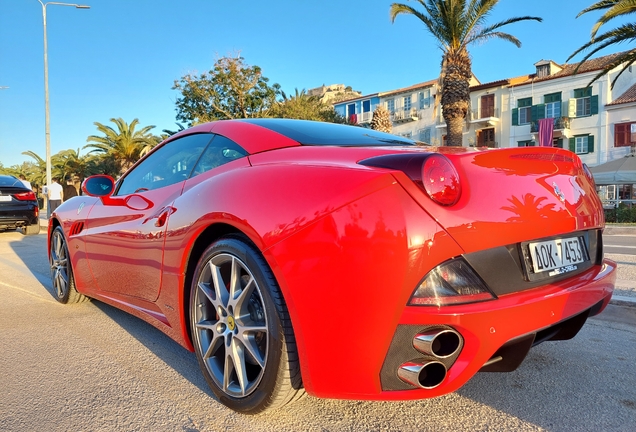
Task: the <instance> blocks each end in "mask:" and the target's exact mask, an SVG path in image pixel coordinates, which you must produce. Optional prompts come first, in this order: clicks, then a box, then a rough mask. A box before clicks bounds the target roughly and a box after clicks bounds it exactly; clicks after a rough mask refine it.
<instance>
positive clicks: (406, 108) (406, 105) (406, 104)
mask: <svg viewBox="0 0 636 432" xmlns="http://www.w3.org/2000/svg"><path fill="white" fill-rule="evenodd" d="M410 109H411V95H408V96H404V111H409V110H410Z"/></svg>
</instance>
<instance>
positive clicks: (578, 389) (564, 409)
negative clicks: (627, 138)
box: [0, 233, 636, 432]
mask: <svg viewBox="0 0 636 432" xmlns="http://www.w3.org/2000/svg"><path fill="white" fill-rule="evenodd" d="M0 296H2V301H1V302H0V346H1V347H2V348H3V349H2V351H1V352H0V370H1V371H2V372H1V373H0V430H1V431H15V432H21V431H40V430H47V431H80V430H86V431H133V430H148V431H234V430H236V431H245V430H250V431H253V432H256V431H300V430H303V431H360V430H365V431H366V430H369V431H428V430H430V431H440V430H441V431H446V430H448V431H475V430H488V431H510V430H515V431H517V430H520V431H540V430H546V431H577V432H578V431H600V430H602V431H630V432H632V431H633V430H634V427H635V425H636V386H635V385H634V383H636V368H634V358H636V308H634V307H621V306H613V305H610V307H609V308H608V310H606V312H604V313H603V314H602V315H600V317H599V318H594V319H591V320H590V321H589V322H588V323H587V324H586V325H585V327H584V328H583V330H582V331H581V333H580V334H579V335H578V336H577V337H576V338H575V339H573V340H571V341H565V342H547V343H544V344H542V345H540V346H538V347H536V348H534V349H533V350H532V351H531V353H530V354H529V356H528V358H527V359H526V361H525V362H524V363H523V364H522V366H521V367H520V368H519V369H518V370H517V371H515V372H512V373H507V374H497V373H493V374H488V373H482V374H478V375H477V376H476V377H475V378H473V379H472V380H471V381H470V382H469V383H468V384H467V385H466V386H464V387H463V388H462V389H460V390H459V391H457V392H455V393H453V394H450V395H447V396H444V397H441V398H438V399H434V400H423V401H412V402H399V403H398V402H392V403H383V402H359V401H338V400H321V399H316V398H312V397H306V398H305V399H303V400H301V401H299V402H298V403H296V404H294V405H292V406H290V407H288V408H286V409H283V410H279V411H276V412H273V413H268V414H263V415H259V416H253V417H249V416H241V415H237V414H235V413H233V412H231V411H229V410H227V409H226V408H224V407H223V406H221V405H220V404H218V403H216V402H215V401H214V399H213V398H212V396H211V393H210V391H209V390H208V388H207V385H206V383H205V381H204V379H203V378H202V377H201V375H200V373H199V371H198V366H197V362H196V359H195V357H194V355H193V354H191V353H189V352H187V351H186V350H184V349H183V348H181V347H180V346H178V345H177V344H176V343H174V342H172V341H171V340H170V339H168V338H167V337H166V336H164V335H163V334H162V333H161V332H159V331H158V330H155V329H154V328H153V327H151V326H149V325H147V324H146V323H144V322H143V321H141V320H139V319H137V318H134V317H132V316H130V315H127V314H126V313H124V312H121V311H118V310H116V309H114V308H112V307H110V306H108V305H105V304H103V303H100V302H95V301H94V302H91V303H85V304H81V305H74V306H64V305H60V304H58V303H57V302H55V301H54V300H53V298H52V297H51V294H50V283H49V281H48V268H47V263H46V252H45V237H44V235H39V236H35V237H23V236H21V235H20V234H17V233H4V234H0ZM337 363H338V362H337V359H334V367H337Z"/></svg>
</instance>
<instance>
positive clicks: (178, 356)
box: [91, 299, 216, 400]
mask: <svg viewBox="0 0 636 432" xmlns="http://www.w3.org/2000/svg"><path fill="white" fill-rule="evenodd" d="M91 301H92V302H93V304H94V305H95V307H97V309H99V310H100V311H101V312H102V313H104V315H106V316H107V317H109V318H110V319H111V320H113V321H114V322H116V323H117V324H118V325H119V326H120V327H121V328H123V329H124V330H126V331H127V332H128V333H129V334H130V335H131V336H133V337H134V338H135V339H136V340H137V341H139V342H140V343H141V344H143V345H144V346H145V347H146V348H147V349H148V350H150V351H151V352H152V353H153V354H154V355H156V356H157V357H158V358H159V359H160V360H162V361H163V362H164V363H166V364H167V365H168V366H170V367H171V368H172V369H174V370H175V371H176V372H177V373H179V374H180V375H181V376H182V377H184V378H185V379H187V380H188V381H190V383H192V384H193V385H195V386H196V387H197V388H198V389H199V390H201V391H202V392H204V393H206V394H207V395H208V396H210V397H211V398H212V399H214V400H216V399H215V397H214V394H213V393H212V392H211V390H210V388H209V387H208V384H207V382H206V381H205V379H204V378H203V375H201V372H200V370H199V364H198V363H197V359H196V357H195V355H194V353H192V352H190V351H188V350H187V349H185V348H183V347H182V346H181V345H179V344H178V343H176V342H175V341H173V340H172V339H171V338H170V337H168V336H167V335H165V334H164V333H163V332H161V331H160V330H158V329H157V328H155V327H153V326H152V325H150V324H148V323H147V322H145V321H144V320H142V319H140V318H137V317H136V316H134V315H131V314H129V313H127V312H124V311H122V310H120V309H117V308H115V307H113V306H111V305H109V304H106V303H103V302H101V301H99V300H95V299H92V300H91Z"/></svg>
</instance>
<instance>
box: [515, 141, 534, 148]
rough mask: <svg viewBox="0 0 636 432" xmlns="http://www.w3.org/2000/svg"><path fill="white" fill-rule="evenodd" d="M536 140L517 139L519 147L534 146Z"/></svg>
mask: <svg viewBox="0 0 636 432" xmlns="http://www.w3.org/2000/svg"><path fill="white" fill-rule="evenodd" d="M534 145H535V144H534V141H532V140H525V141H517V146H519V147H534Z"/></svg>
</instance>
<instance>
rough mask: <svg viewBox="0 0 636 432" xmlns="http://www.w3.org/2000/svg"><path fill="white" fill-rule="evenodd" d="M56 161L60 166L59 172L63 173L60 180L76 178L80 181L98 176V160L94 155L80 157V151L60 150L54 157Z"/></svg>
mask: <svg viewBox="0 0 636 432" xmlns="http://www.w3.org/2000/svg"><path fill="white" fill-rule="evenodd" d="M55 158H56V160H57V161H58V163H59V165H60V170H61V171H62V172H63V175H62V176H61V178H68V177H73V178H75V177H78V178H79V179H80V181H81V180H83V179H85V178H86V177H88V176H91V175H93V174H98V173H100V172H101V171H100V170H99V158H97V157H95V156H94V155H89V154H85V155H81V154H80V149H77V150H71V149H69V150H62V151H61V152H59V153H57V154H56V155H55Z"/></svg>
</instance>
